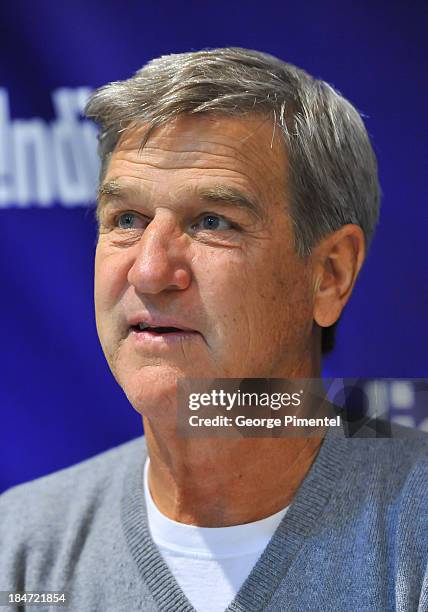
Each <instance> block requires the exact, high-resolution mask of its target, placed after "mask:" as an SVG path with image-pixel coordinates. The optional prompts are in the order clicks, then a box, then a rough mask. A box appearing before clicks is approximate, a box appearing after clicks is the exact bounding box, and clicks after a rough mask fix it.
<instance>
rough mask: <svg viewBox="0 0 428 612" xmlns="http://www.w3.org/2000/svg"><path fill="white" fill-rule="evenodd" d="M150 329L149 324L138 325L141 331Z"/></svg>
mask: <svg viewBox="0 0 428 612" xmlns="http://www.w3.org/2000/svg"><path fill="white" fill-rule="evenodd" d="M148 327H150V325H148V324H147V323H138V328H139V329H141V330H144V329H147V328H148Z"/></svg>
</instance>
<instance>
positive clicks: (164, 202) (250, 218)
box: [95, 115, 319, 418]
mask: <svg viewBox="0 0 428 612" xmlns="http://www.w3.org/2000/svg"><path fill="white" fill-rule="evenodd" d="M143 133H144V127H143V126H140V127H134V128H133V129H131V130H129V131H127V132H125V134H124V136H123V137H122V138H121V140H120V141H119V143H118V145H117V147H116V149H115V151H114V152H113V155H112V157H111V160H110V163H109V166H108V169H107V174H106V176H105V178H104V185H106V184H109V183H111V182H112V181H113V185H120V187H121V188H123V189H122V192H121V194H120V196H119V195H118V194H117V193H109V190H108V189H107V190H106V191H107V193H106V194H103V195H102V196H101V198H100V204H99V218H100V237H99V242H98V246H97V252H96V266H95V304H96V320H97V328H98V332H99V336H100V340H101V344H102V347H103V350H104V353H105V355H106V358H107V361H108V363H109V365H110V367H111V369H112V371H113V373H114V375H115V377H116V379H117V380H118V382H119V384H120V385H121V386H122V387H123V389H124V391H125V393H126V394H127V396H128V398H129V400H130V402H131V403H132V405H133V406H134V407H135V408H136V409H137V410H138V411H140V412H141V413H143V414H145V415H146V416H150V417H152V418H155V417H156V414H157V411H159V410H160V408H161V407H166V405H168V404H169V403H170V400H171V398H172V392H173V391H174V390H175V383H176V380H177V378H178V377H193V378H197V377H200V378H209V377H282V378H287V377H304V376H311V375H313V376H315V375H317V373H318V371H319V336H318V335H317V330H316V329H315V326H314V312H313V310H314V281H313V277H312V267H311V259H310V258H309V259H308V260H306V261H305V260H303V259H301V258H300V257H299V256H298V255H297V254H296V253H295V250H294V240H293V231H292V226H291V222H290V219H289V216H288V213H287V208H288V206H289V201H288V199H289V198H288V195H287V159H286V153H285V148H284V145H283V143H282V141H281V139H280V137H279V135H278V134H276V135H275V136H274V138H273V132H272V124H271V122H270V121H269V120H267V119H266V118H262V117H258V116H253V117H246V118H239V119H237V118H236V117H226V116H215V115H200V116H197V117H186V116H181V117H179V118H178V119H177V120H175V121H174V122H171V123H169V124H166V125H165V126H163V127H161V128H158V129H157V130H156V131H155V132H154V133H152V135H151V136H150V137H149V139H148V141H147V142H146V144H145V145H144V147H143V148H142V149H141V141H142V136H143ZM219 186H221V187H227V188H234V189H236V190H239V191H240V192H241V193H242V194H244V195H245V196H246V197H247V198H248V199H250V200H251V201H252V202H253V203H254V204H255V207H257V210H256V211H254V210H253V209H252V208H251V209H250V208H248V207H245V206H238V205H237V204H236V203H234V202H229V201H228V202H224V201H221V200H220V201H215V200H212V199H211V200H209V201H207V200H205V199H204V198H203V197H201V195H200V192H201V190H204V189H209V188H218V187H219ZM111 191H113V192H114V191H115V189H110V192H111ZM127 212H130V213H132V216H131V217H126V216H125V217H123V216H122V217H120V218H119V221H118V217H119V216H120V215H123V214H124V213H127ZM208 213H209V214H210V215H212V216H213V215H215V216H216V218H217V217H218V218H219V219H220V221H219V222H217V221H216V222H215V223H218V227H217V228H208V229H207V228H206V226H204V215H205V216H206V215H207V214H208ZM124 219H125V227H124V223H123V220H124ZM205 220H206V217H205ZM205 222H206V221H205ZM120 223H122V226H121V227H119V225H120ZM147 312H149V313H151V314H153V315H161V316H162V315H163V316H169V317H173V318H174V317H175V318H178V319H179V321H180V322H181V323H182V325H183V326H186V327H188V328H191V329H194V330H196V331H197V332H198V333H197V334H193V335H191V336H190V337H187V338H185V339H183V340H182V341H181V342H179V343H176V344H175V345H174V346H169V345H168V346H166V345H162V346H161V345H159V346H156V347H145V348H142V347H141V346H139V347H136V345H135V343H134V342H133V341H132V339H131V336H130V335H129V333H128V332H129V327H128V325H127V322H126V321H127V317H129V316H132V315H137V314H140V313H142V314H144V313H147ZM164 417H165V413H164V414H163V418H164Z"/></svg>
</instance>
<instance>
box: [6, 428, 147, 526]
mask: <svg viewBox="0 0 428 612" xmlns="http://www.w3.org/2000/svg"><path fill="white" fill-rule="evenodd" d="M144 449H145V442H144V438H143V437H140V438H136V439H134V440H131V441H130V442H126V443H124V444H121V445H120V446H117V447H115V448H113V449H110V450H108V451H105V452H103V453H100V454H99V455H96V456H94V457H91V458H89V459H86V460H85V461H82V462H80V463H77V464H76V465H73V466H71V467H68V468H65V469H63V470H60V471H58V472H54V473H52V474H49V475H48V476H43V477H42V478H37V479H36V480H33V481H31V482H27V483H24V484H21V485H18V486H15V487H12V488H11V489H9V490H7V491H6V492H5V493H3V494H2V495H0V516H1V518H2V520H1V521H0V524H1V522H3V519H4V517H5V514H7V513H8V512H10V511H12V512H13V511H16V510H18V509H21V510H24V508H25V506H27V505H28V504H31V514H32V515H33V514H34V513H35V511H36V512H37V509H38V508H43V510H48V509H49V508H51V507H52V504H53V505H54V507H55V508H58V505H66V506H68V505H69V504H70V503H72V501H73V500H76V499H77V498H79V499H80V500H81V496H82V495H85V494H86V495H89V496H91V495H92V494H94V493H97V492H101V491H102V490H103V489H105V488H106V486H107V485H108V484H110V485H111V483H112V482H113V481H114V480H115V479H116V477H118V476H119V475H120V473H121V472H122V470H123V469H124V465H125V463H126V464H127V463H128V462H129V461H132V460H133V459H137V457H138V456H140V457H141V451H143V450H144Z"/></svg>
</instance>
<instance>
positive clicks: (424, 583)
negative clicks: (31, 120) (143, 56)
mask: <svg viewBox="0 0 428 612" xmlns="http://www.w3.org/2000/svg"><path fill="white" fill-rule="evenodd" d="M87 115H88V116H89V117H91V118H93V119H94V120H95V121H96V122H98V123H99V124H100V126H101V133H100V155H101V161H102V169H101V181H100V189H99V201H98V208H97V216H98V221H99V240H98V246H97V253H96V261H95V308H96V318H97V329H98V333H99V337H100V341H101V345H102V347H103V350H104V354H105V356H106V359H107V361H108V363H109V365H110V368H111V370H112V373H113V375H114V376H115V378H116V380H117V382H118V383H119V385H120V386H121V387H122V388H123V390H124V392H125V393H126V395H127V397H128V399H129V401H130V403H131V404H132V406H133V407H134V408H135V409H136V410H137V411H138V412H139V413H140V414H141V415H142V417H143V423H144V430H145V440H146V442H144V441H143V439H140V440H136V441H133V442H131V443H128V444H125V445H123V446H121V447H119V448H117V449H114V450H112V451H109V452H107V453H104V454H103V455H100V456H98V457H96V458H94V459H91V460H89V461H87V462H84V463H82V464H80V465H77V466H75V467H73V468H69V469H68V470H64V471H62V472H59V473H58V474H54V475H51V476H48V477H46V478H43V479H40V480H38V481H35V482H34V483H31V484H27V485H24V486H22V487H17V488H15V489H14V490H12V491H10V492H8V493H6V494H5V495H4V496H3V497H2V499H1V501H0V511H1V525H0V546H1V553H0V588H1V589H4V590H12V591H24V590H27V591H28V590H30V589H33V590H37V591H49V590H50V591H52V590H56V591H58V590H64V591H66V592H67V597H68V598H69V599H68V601H69V608H70V609H73V610H79V611H80V610H103V611H104V610H114V611H117V610H123V611H125V610H126V611H129V610H180V611H181V610H183V611H184V610H192V609H194V608H196V609H197V610H204V611H205V610H209V611H213V610H224V609H225V608H227V609H228V610H240V611H243V610H245V611H247V610H271V611H273V610H290V611H291V610H338V611H344V610H364V611H365V612H366V611H371V610H379V611H380V610H382V611H384V610H392V609H397V610H400V611H410V610H412V611H413V610H428V575H427V558H428V554H427V551H428V547H427V533H428V532H427V526H428V525H427V490H428V489H427V472H426V469H425V468H424V465H423V462H424V460H426V451H425V444H426V437H422V436H421V437H416V436H415V435H414V434H413V432H411V430H409V431H408V432H407V433H406V430H402V431H401V437H400V439H394V440H390V439H382V440H376V439H347V438H345V437H344V435H343V430H340V431H339V432H338V431H333V430H330V431H329V432H328V433H327V434H326V436H325V437H324V438H321V437H297V436H296V437H291V438H290V437H287V438H272V437H239V436H238V437H196V436H193V437H192V436H186V437H183V436H179V435H178V434H177V419H178V411H179V410H180V409H181V407H180V406H179V405H178V403H177V399H176V398H177V381H178V380H181V379H186V380H189V379H213V378H223V379H233V378H240V379H241V378H244V379H252V378H264V379H274V378H275V379H281V378H282V379H306V378H317V377H319V376H320V372H321V352H322V350H326V349H328V348H329V347H331V345H332V334H333V331H334V325H335V324H336V322H337V321H338V319H339V317H340V314H341V312H342V310H343V308H344V306H345V304H346V303H347V301H348V299H349V297H350V295H351V292H352V289H353V286H354V284H355V281H356V278H357V276H358V273H359V271H360V269H361V266H362V264H363V261H364V258H365V254H366V252H367V248H368V245H369V243H370V240H371V238H372V236H373V233H374V229H375V225H376V222H377V218H378V207H379V187H378V181H377V171H376V161H375V157H374V154H373V151H372V148H371V146H370V143H369V139H368V136H367V133H366V130H365V128H364V125H363V123H362V121H361V119H360V117H359V115H358V113H357V112H356V111H355V109H354V108H353V107H352V106H351V105H350V104H349V102H347V101H346V100H345V99H344V98H342V97H341V96H340V95H339V94H338V93H337V92H335V91H334V90H333V89H332V88H330V87H329V86H328V85H327V84H326V83H324V82H322V81H317V80H314V79H313V78H312V77H310V76H309V75H307V74H306V73H305V72H303V71H302V70H299V69H297V68H295V67H293V66H291V65H289V64H285V63H284V62H281V61H280V60H277V59H275V58H273V57H271V56H268V55H266V54H262V53H258V52H255V51H248V50H244V49H236V48H230V49H216V50H212V51H201V52H195V53H186V54H180V55H170V56H165V57H161V58H158V59H156V60H153V61H152V62H150V63H149V64H147V66H145V67H144V68H143V69H142V70H140V71H139V72H138V73H137V74H136V75H135V76H134V77H132V78H131V79H129V80H127V81H123V82H118V83H111V84H109V85H107V86H106V87H103V88H101V89H99V90H97V91H96V92H95V93H94V94H93V95H92V97H91V99H90V101H89V103H88V106H87ZM350 350H352V349H351V347H350ZM146 445H147V446H146Z"/></svg>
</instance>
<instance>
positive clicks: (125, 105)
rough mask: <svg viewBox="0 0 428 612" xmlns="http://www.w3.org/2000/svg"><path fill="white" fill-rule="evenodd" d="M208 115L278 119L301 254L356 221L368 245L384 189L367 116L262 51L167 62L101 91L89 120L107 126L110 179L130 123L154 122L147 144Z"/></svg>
mask: <svg viewBox="0 0 428 612" xmlns="http://www.w3.org/2000/svg"><path fill="white" fill-rule="evenodd" d="M206 112H216V113H225V114H228V115H235V116H242V115H245V114H248V113H259V114H262V115H265V116H271V117H272V120H273V126H274V129H275V128H276V127H278V129H279V130H280V133H281V134H282V136H283V139H284V143H285V147H286V150H287V155H288V163H289V191H290V195H291V202H290V209H289V213H290V217H291V220H292V223H293V227H294V240H295V248H296V251H297V253H298V254H299V255H300V256H302V257H305V256H307V255H309V254H310V253H311V250H312V248H313V247H314V246H315V245H316V244H317V243H318V242H319V241H320V240H321V239H322V238H323V237H324V236H326V235H328V234H329V233H331V232H334V231H336V230H338V229H339V228H340V227H342V226H343V225H346V224H347V223H355V224H357V225H359V226H360V227H361V228H362V230H363V232H364V236H365V241H366V247H367V248H368V246H369V244H370V242H371V239H372V237H373V234H374V231H375V228H376V224H377V221H378V216H379V202H380V188H379V183H378V178H377V163H376V157H375V154H374V152H373V149H372V147H371V144H370V140H369V137H368V134H367V131H366V129H365V126H364V123H363V121H362V119H361V116H360V114H359V113H358V111H357V110H356V109H355V108H354V107H353V106H352V104H351V103H350V102H348V101H347V100H346V99H345V98H343V97H342V96H341V95H340V94H339V93H338V92H337V91H335V90H334V89H333V88H332V87H331V86H330V85H328V84H327V83H325V82H324V81H321V80H318V79H314V78H313V77H311V76H310V75H309V74H308V73H306V72H305V71H304V70H301V69H300V68H297V67H296V66H293V65H291V64H288V63H286V62H283V61H281V60H279V59H278V58H276V57H273V56H272V55H268V54H266V53H261V52H259V51H252V50H248V49H241V48H237V47H229V48H224V49H211V50H204V51H196V52H189V53H180V54H171V55H164V56H162V57H159V58H156V59H153V60H151V61H150V62H148V64H146V65H145V66H144V67H143V68H141V70H138V72H136V74H135V75H134V76H133V77H132V78H130V79H127V80H125V81H116V82H113V83H110V84H108V85H106V86H104V87H101V88H99V89H97V90H96V91H95V92H94V93H93V94H92V96H91V97H90V99H89V101H88V103H87V106H86V109H85V113H86V116H87V117H88V118H91V119H93V120H95V121H96V122H97V123H98V124H99V125H100V128H101V129H100V135H99V154H100V157H101V161H102V166H101V177H103V175H104V174H105V171H106V168H107V165H108V162H109V159H110V156H111V153H112V151H113V149H114V147H115V146H116V144H117V142H118V139H119V137H120V135H121V133H122V132H123V131H124V130H126V129H127V128H128V127H129V126H130V125H132V124H134V123H135V122H144V123H147V125H148V129H147V132H146V134H145V139H146V140H147V138H148V136H149V134H150V133H151V131H152V130H153V129H155V128H156V127H158V126H160V125H163V124H164V123H166V122H167V121H170V120H171V119H173V118H174V117H176V116H177V115H180V114H183V113H186V114H197V113H206ZM143 144H144V143H142V145H143ZM284 171H286V169H284Z"/></svg>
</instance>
